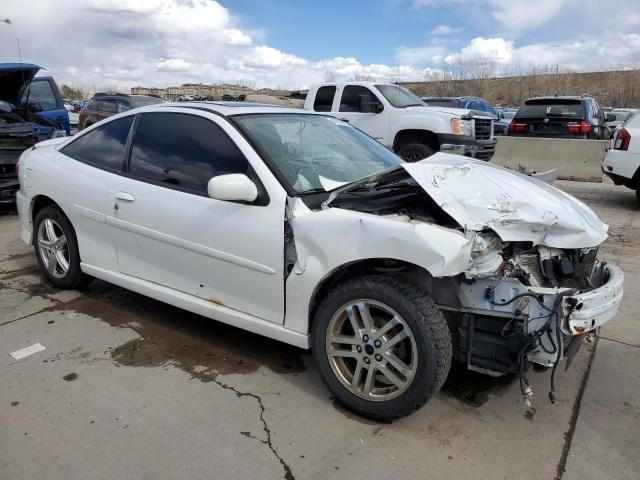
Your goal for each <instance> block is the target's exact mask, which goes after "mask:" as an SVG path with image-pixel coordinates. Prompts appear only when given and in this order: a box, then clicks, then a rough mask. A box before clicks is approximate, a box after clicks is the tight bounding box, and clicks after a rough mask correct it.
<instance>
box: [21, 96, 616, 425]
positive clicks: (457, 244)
mask: <svg viewBox="0 0 640 480" xmlns="http://www.w3.org/2000/svg"><path fill="white" fill-rule="evenodd" d="M19 177H20V192H19V193H18V197H17V203H18V209H19V213H20V220H21V229H22V231H21V237H22V239H23V240H24V241H25V242H27V243H28V244H33V246H34V250H35V254H36V256H37V259H38V262H39V264H40V267H41V269H42V272H43V273H44V275H45V276H46V277H47V279H48V280H49V281H50V282H51V283H52V284H53V285H55V286H57V287H60V288H77V287H80V286H81V285H84V284H86V283H87V282H89V281H90V280H91V278H93V277H97V278H100V279H103V280H106V281H108V282H111V283H114V284H116V285H120V286H122V287H125V288H128V289H131V290H133V291H136V292H138V293H141V294H143V295H148V296H150V297H153V298H155V299H158V300H161V301H163V302H167V303H170V304H172V305H176V306H178V307H182V308H184V309H186V310H190V311H192V312H196V313H198V314H201V315H204V316H207V317H210V318H212V319H215V320H218V321H221V322H225V323H228V324H231V325H235V326H237V327H240V328H244V329H246V330H250V331H252V332H256V333H259V334H262V335H265V336H267V337H271V338H275V339H278V340H281V341H283V342H287V343H289V344H292V345H296V346H298V347H301V348H311V349H312V350H313V353H314V357H315V360H316V362H317V364H318V366H319V369H320V372H321V374H322V376H323V378H324V380H325V381H326V383H327V385H328V387H329V388H330V390H331V391H332V392H333V394H334V395H335V396H336V397H337V398H338V399H339V400H340V401H341V402H342V403H343V404H344V405H346V406H347V407H348V408H350V409H352V410H354V411H356V412H358V413H360V414H362V415H366V416H368V417H370V418H374V419H378V420H390V419H394V418H398V417H401V416H403V415H407V414H409V413H411V412H412V411H414V410H416V409H417V408H419V407H420V406H422V405H423V404H425V403H426V402H427V401H428V400H429V399H430V398H431V397H432V396H433V395H434V394H435V393H436V392H437V391H438V390H439V389H440V387H441V386H442V384H443V382H444V381H445V379H446V377H447V374H448V371H449V367H450V364H451V361H452V359H456V360H458V361H461V362H463V363H464V364H465V365H466V367H467V368H469V369H471V370H475V371H478V372H482V373H486V374H489V375H492V376H498V375H507V374H514V375H518V376H519V377H520V381H521V387H522V392H523V394H524V396H525V397H524V398H525V400H526V401H527V402H528V401H530V399H531V395H532V388H531V385H530V383H529V381H528V377H527V375H528V370H529V367H530V366H531V365H532V364H538V365H542V366H543V367H554V366H556V365H557V364H558V363H559V361H560V360H561V358H562V357H563V356H564V355H567V356H569V358H571V355H572V354H573V352H575V351H576V350H577V348H578V347H579V345H580V343H581V337H582V335H584V334H585V333H587V332H589V331H592V330H594V329H596V328H597V327H598V326H600V325H601V324H603V323H604V322H606V321H608V320H610V319H611V318H612V317H613V316H615V314H616V312H617V310H618V308H619V305H620V302H621V300H622V279H623V276H622V272H621V271H620V269H619V268H617V267H616V266H614V265H612V264H610V263H609V264H606V265H604V264H601V263H600V262H598V260H597V255H596V254H597V250H598V246H599V245H600V244H601V243H602V242H603V241H604V239H605V238H606V236H607V233H606V232H607V226H606V225H604V224H603V223H602V222H601V221H600V220H599V219H598V217H597V216H596V215H595V214H594V213H593V212H592V211H591V210H590V209H589V208H588V207H586V206H585V205H584V204H582V203H581V202H579V201H578V200H576V199H574V198H572V197H571V196H569V195H567V194H565V193H563V192H561V191H559V190H557V189H555V188H553V187H551V186H549V185H546V184H543V183H540V182H537V181H536V180H532V179H530V178H529V177H526V176H523V175H520V174H517V173H513V172H510V171H508V170H505V169H502V168H500V167H497V166H494V165H491V164H487V163H485V162H476V161H474V160H470V159H467V158H464V157H457V156H454V155H447V154H442V153H439V154H436V155H434V156H432V157H431V158H429V159H428V160H426V161H422V162H419V163H414V164H407V163H404V162H403V161H402V160H400V159H399V158H398V157H397V156H395V155H394V154H393V153H392V152H390V151H389V150H387V149H386V148H385V147H383V146H382V145H380V144H379V143H378V142H376V141H375V140H373V139H372V138H370V137H368V136H367V135H365V134H364V133H362V132H361V131H360V130H358V129H356V128H354V127H352V126H350V125H349V124H348V123H345V122H342V121H340V120H337V119H335V118H332V117H329V116H325V115H322V114H315V113H310V112H308V111H304V110H295V109H287V108H277V107H267V106H260V105H252V104H238V103H236V104H224V103H206V102H201V103H196V102H190V103H188V104H185V103H181V104H159V105H152V106H149V107H144V108H140V109H136V110H131V111H128V112H125V113H122V114H119V115H115V116H113V117H110V118H109V119H107V120H104V121H102V122H99V123H97V124H95V125H93V126H92V127H91V128H88V129H86V130H84V131H82V132H81V133H80V134H78V135H76V136H75V137H72V138H62V139H55V140H50V141H47V142H43V143H41V144H38V145H37V146H36V147H34V148H33V149H30V150H29V151H27V152H26V153H25V154H23V156H22V157H21V159H20V162H19ZM554 371H555V368H554ZM550 393H551V394H552V395H553V382H552V385H551V391H550Z"/></svg>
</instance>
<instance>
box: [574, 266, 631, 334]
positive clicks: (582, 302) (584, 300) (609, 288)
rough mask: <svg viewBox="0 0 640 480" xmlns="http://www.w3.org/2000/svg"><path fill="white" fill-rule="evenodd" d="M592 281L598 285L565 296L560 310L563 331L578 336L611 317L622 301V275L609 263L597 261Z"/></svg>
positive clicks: (619, 270) (620, 271) (616, 311)
mask: <svg viewBox="0 0 640 480" xmlns="http://www.w3.org/2000/svg"><path fill="white" fill-rule="evenodd" d="M591 278H592V282H595V285H600V286H599V287H596V288H594V289H593V290H590V291H588V292H585V293H578V294H576V295H571V296H567V297H564V298H563V300H562V311H563V313H564V315H565V318H566V322H565V324H563V332H564V333H565V334H567V335H581V334H583V333H586V332H589V331H591V330H594V329H596V328H598V327H599V326H601V325H603V324H604V323H606V322H608V321H609V320H611V319H612V318H613V317H614V316H615V315H616V313H618V310H619V309H620V304H621V303H622V297H623V294H624V286H623V284H624V274H623V273H622V270H621V269H620V268H619V267H617V266H615V265H611V264H600V265H598V266H597V268H596V270H595V271H594V273H593V275H592V276H591Z"/></svg>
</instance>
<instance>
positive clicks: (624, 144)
mask: <svg viewBox="0 0 640 480" xmlns="http://www.w3.org/2000/svg"><path fill="white" fill-rule="evenodd" d="M630 142H631V134H630V133H629V131H628V130H627V129H626V128H621V129H620V130H618V133H616V137H615V139H614V141H613V149H614V150H629V143H630Z"/></svg>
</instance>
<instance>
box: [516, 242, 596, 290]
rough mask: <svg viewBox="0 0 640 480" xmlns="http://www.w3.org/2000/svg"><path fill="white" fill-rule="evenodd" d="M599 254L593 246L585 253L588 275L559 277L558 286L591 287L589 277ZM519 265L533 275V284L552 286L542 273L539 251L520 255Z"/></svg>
mask: <svg viewBox="0 0 640 480" xmlns="http://www.w3.org/2000/svg"><path fill="white" fill-rule="evenodd" d="M597 255H598V249H597V248H592V249H591V250H589V252H588V253H586V254H585V258H584V264H585V272H587V276H586V277H579V278H558V286H559V287H563V288H578V289H581V290H584V289H586V288H588V287H589V283H588V278H589V277H590V276H591V273H592V272H593V267H594V266H595V264H596V258H597ZM518 265H520V267H521V268H522V269H523V270H524V271H525V272H527V273H528V274H529V275H531V278H530V281H531V284H532V285H536V286H539V287H551V283H550V282H549V280H548V279H547V278H546V277H545V276H544V275H543V274H542V269H541V267H540V256H539V255H538V253H524V254H520V255H518Z"/></svg>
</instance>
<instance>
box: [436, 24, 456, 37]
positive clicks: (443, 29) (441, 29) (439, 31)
mask: <svg viewBox="0 0 640 480" xmlns="http://www.w3.org/2000/svg"><path fill="white" fill-rule="evenodd" d="M459 31H460V28H453V27H450V26H449V25H438V26H437V27H435V28H434V29H433V30H431V33H433V34H434V35H449V34H450V33H455V32H459Z"/></svg>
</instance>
